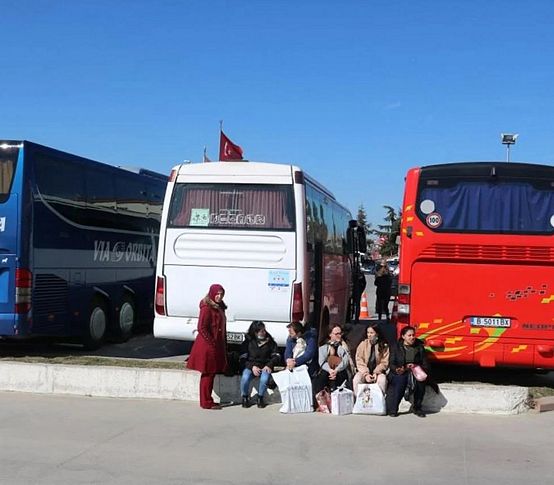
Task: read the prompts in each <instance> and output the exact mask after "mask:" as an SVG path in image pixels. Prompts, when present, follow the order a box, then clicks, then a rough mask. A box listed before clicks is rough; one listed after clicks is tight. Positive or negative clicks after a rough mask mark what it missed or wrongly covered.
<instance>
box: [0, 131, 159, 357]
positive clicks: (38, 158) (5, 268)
mask: <svg viewBox="0 0 554 485" xmlns="http://www.w3.org/2000/svg"><path fill="white" fill-rule="evenodd" d="M166 184H167V177H166V176H163V175H160V174H157V173H155V172H151V171H148V170H144V169H124V168H120V167H114V166H110V165H106V164H104V163H99V162H95V161H92V160H88V159H85V158H82V157H78V156H75V155H71V154H69V153H64V152H62V151H59V150H54V149H52V148H48V147H45V146H41V145H38V144H36V143H32V142H29V141H0V338H11V339H17V338H25V337H31V336H54V337H71V338H77V339H79V340H80V341H81V342H82V343H83V344H84V345H85V347H87V348H89V349H94V348H98V347H99V346H100V345H102V343H103V341H104V340H105V339H106V338H110V339H113V340H115V341H125V340H127V339H128V338H129V337H130V336H131V334H132V332H133V328H134V327H135V325H137V324H138V323H141V322H143V321H144V322H146V321H152V319H153V295H154V276H155V270H156V262H155V259H156V254H157V245H158V235H159V229H160V219H161V212H162V203H163V197H164V194H165V188H166Z"/></svg>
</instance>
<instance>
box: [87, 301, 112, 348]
mask: <svg viewBox="0 0 554 485" xmlns="http://www.w3.org/2000/svg"><path fill="white" fill-rule="evenodd" d="M107 328H108V307H107V305H106V303H105V302H104V300H102V298H100V297H94V299H93V300H92V303H91V305H90V313H89V317H88V321H87V325H86V327H85V331H84V335H83V345H84V347H85V349H87V350H96V349H98V348H100V347H101V346H102V344H103V343H104V338H105V337H106V329H107Z"/></svg>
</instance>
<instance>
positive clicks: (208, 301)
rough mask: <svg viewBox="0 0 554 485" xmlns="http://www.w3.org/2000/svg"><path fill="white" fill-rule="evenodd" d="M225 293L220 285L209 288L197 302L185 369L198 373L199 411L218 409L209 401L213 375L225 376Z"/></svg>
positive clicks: (217, 406)
mask: <svg viewBox="0 0 554 485" xmlns="http://www.w3.org/2000/svg"><path fill="white" fill-rule="evenodd" d="M223 295H225V290H224V289H223V287H222V286H221V285H212V286H210V291H209V292H208V294H207V295H206V296H205V297H204V298H202V300H201V301H200V316H199V317H198V335H197V336H196V340H195V341H194V344H193V345H192V350H191V352H190V357H189V360H188V362H187V368H189V369H193V370H197V371H198V372H201V373H202V375H201V376H200V407H202V408H204V409H221V406H220V405H219V404H216V403H215V402H214V400H213V399H212V390H213V387H214V379H215V375H216V374H221V373H223V372H225V368H226V367H227V351H226V347H225V339H226V329H225V323H226V320H225V309H226V308H227V305H225V303H223Z"/></svg>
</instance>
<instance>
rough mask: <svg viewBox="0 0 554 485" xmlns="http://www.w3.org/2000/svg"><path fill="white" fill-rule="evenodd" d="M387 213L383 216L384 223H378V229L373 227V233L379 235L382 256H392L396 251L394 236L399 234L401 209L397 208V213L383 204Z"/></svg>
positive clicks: (396, 245)
mask: <svg viewBox="0 0 554 485" xmlns="http://www.w3.org/2000/svg"><path fill="white" fill-rule="evenodd" d="M383 208H384V209H386V211H387V214H386V216H385V217H384V220H385V224H378V225H377V227H378V228H379V229H374V230H373V234H376V235H377V236H378V237H379V242H380V244H381V255H382V256H394V255H395V254H397V253H398V244H396V238H397V236H399V235H400V221H401V219H402V211H401V210H400V209H398V213H397V212H396V211H395V210H394V208H393V207H391V206H390V205H384V206H383Z"/></svg>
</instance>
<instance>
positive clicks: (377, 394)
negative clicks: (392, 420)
mask: <svg viewBox="0 0 554 485" xmlns="http://www.w3.org/2000/svg"><path fill="white" fill-rule="evenodd" d="M352 412H353V413H354V414H376V415H379V416H383V415H384V414H386V406H385V396H384V395H383V391H381V388H380V387H379V386H378V385H377V384H358V390H357V392H356V402H355V403H354V409H353V410H352Z"/></svg>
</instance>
